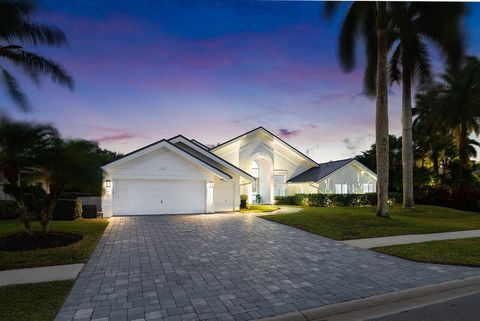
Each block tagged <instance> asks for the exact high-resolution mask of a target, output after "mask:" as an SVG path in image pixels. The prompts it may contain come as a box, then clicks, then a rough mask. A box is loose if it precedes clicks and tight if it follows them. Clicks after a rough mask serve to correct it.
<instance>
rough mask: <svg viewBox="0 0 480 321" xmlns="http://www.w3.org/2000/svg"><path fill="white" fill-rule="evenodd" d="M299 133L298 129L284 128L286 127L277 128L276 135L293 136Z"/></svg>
mask: <svg viewBox="0 0 480 321" xmlns="http://www.w3.org/2000/svg"><path fill="white" fill-rule="evenodd" d="M300 133H301V130H300V129H292V130H290V129H286V128H280V129H279V130H278V135H279V136H280V137H282V138H292V137H295V136H298V135H299V134H300Z"/></svg>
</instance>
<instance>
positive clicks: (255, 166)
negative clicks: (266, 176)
mask: <svg viewBox="0 0 480 321" xmlns="http://www.w3.org/2000/svg"><path fill="white" fill-rule="evenodd" d="M251 167H252V176H253V177H255V183H253V186H252V192H253V193H255V194H256V193H257V192H258V186H259V185H258V183H259V182H258V172H259V168H258V163H257V162H256V161H252V164H251Z"/></svg>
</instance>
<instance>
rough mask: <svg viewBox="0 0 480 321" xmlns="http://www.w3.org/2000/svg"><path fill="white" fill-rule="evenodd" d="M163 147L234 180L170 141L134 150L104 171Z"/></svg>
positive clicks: (161, 141) (160, 141)
mask: <svg viewBox="0 0 480 321" xmlns="http://www.w3.org/2000/svg"><path fill="white" fill-rule="evenodd" d="M161 147H167V148H168V149H170V150H172V151H173V152H175V153H177V154H179V155H180V156H183V157H185V158H187V159H189V160H191V161H193V162H195V163H197V164H199V165H200V166H202V167H204V168H205V169H207V170H208V171H210V172H212V173H213V174H215V175H217V176H219V177H221V178H223V179H231V178H232V176H230V175H229V174H228V173H225V172H224V171H223V170H222V169H221V168H218V166H215V165H214V164H209V163H208V162H206V161H205V160H203V159H201V158H200V157H198V156H197V155H194V154H192V153H190V152H189V151H186V150H183V149H181V148H179V147H178V146H176V145H174V144H172V143H170V142H169V141H167V140H165V139H162V140H159V141H157V142H155V143H152V144H149V145H147V146H144V147H142V148H139V149H137V150H134V151H133V152H130V153H128V154H126V155H124V156H123V157H121V158H119V159H117V160H115V161H113V162H111V163H108V164H106V165H104V166H102V169H103V170H106V169H109V168H112V167H115V166H117V165H120V164H123V163H125V162H128V161H130V160H132V159H135V158H137V157H140V156H143V155H145V154H147V153H149V152H151V151H154V150H156V149H159V148H161Z"/></svg>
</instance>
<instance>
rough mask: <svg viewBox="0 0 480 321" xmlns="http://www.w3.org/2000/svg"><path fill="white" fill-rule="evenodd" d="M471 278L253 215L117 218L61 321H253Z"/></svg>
mask: <svg viewBox="0 0 480 321" xmlns="http://www.w3.org/2000/svg"><path fill="white" fill-rule="evenodd" d="M474 275H480V269H475V268H467V267H455V266H441V265H434V264H422V263H413V262H409V261H405V260H402V259H399V258H394V257H389V256H386V255H383V254H378V253H375V252H370V251H368V250H364V249H360V248H355V247H353V246H350V245H348V244H344V243H342V242H337V241H333V240H330V239H327V238H324V237H321V236H318V235H315V234H311V233H308V232H305V231H301V230H298V229H295V228H291V227H288V226H284V225H280V224H277V223H274V222H270V221H266V220H263V219H261V218H258V217H255V216H252V215H242V214H210V215H167V216H136V217H135V216H133V217H116V218H112V219H110V224H109V226H108V228H107V230H106V231H105V234H104V236H103V238H102V239H101V241H100V243H99V244H98V246H97V249H96V250H95V252H94V254H93V255H92V257H91V258H90V261H89V262H88V263H87V265H86V266H85V268H84V270H83V271H82V272H81V273H80V276H79V278H78V280H77V282H76V284H75V286H74V287H73V289H72V291H71V293H70V295H69V297H68V298H67V300H66V301H65V303H64V305H63V307H62V309H61V310H60V312H59V314H58V316H57V318H56V320H97V319H98V320H102V321H107V320H108V321H114V320H136V319H140V320H142V319H145V320H164V321H170V320H219V321H220V320H221V321H225V320H251V319H255V318H260V317H266V316H272V315H277V314H282V313H286V312H291V311H296V310H300V309H306V308H311V307H317V306H321V305H327V304H332V303H337V302H340V301H346V300H352V299H359V298H363V297H368V296H372V295H376V294H382V293H387V292H392V291H396V290H400V289H407V288H412V287H417V286H422V285H427V284H434V283H440V282H443V281H448V280H452V279H459V278H464V277H468V276H474Z"/></svg>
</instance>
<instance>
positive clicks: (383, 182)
mask: <svg viewBox="0 0 480 321" xmlns="http://www.w3.org/2000/svg"><path fill="white" fill-rule="evenodd" d="M385 5H386V4H385V3H381V2H379V3H377V6H378V7H379V10H378V11H379V13H378V14H379V15H382V14H384V13H385V12H384V10H386V9H385V7H383V8H382V6H385ZM380 18H381V17H379V18H378V19H380ZM377 37H378V48H377V88H376V89H377V97H376V98H377V99H376V123H375V136H376V148H377V153H376V157H377V215H378V216H383V217H386V216H389V213H388V169H389V166H388V152H389V146H388V144H389V142H388V91H387V90H388V88H387V86H388V84H387V82H388V78H387V77H388V76H387V73H388V66H387V64H388V61H387V52H388V47H387V31H386V26H385V24H384V23H379V27H378V28H377Z"/></svg>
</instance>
